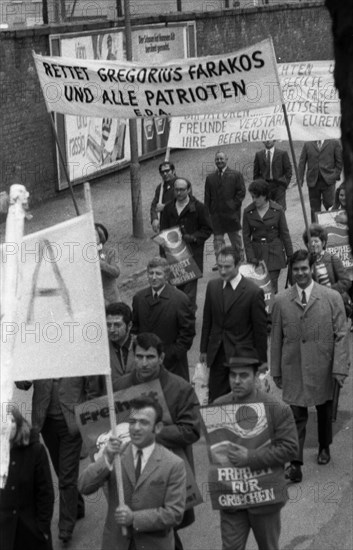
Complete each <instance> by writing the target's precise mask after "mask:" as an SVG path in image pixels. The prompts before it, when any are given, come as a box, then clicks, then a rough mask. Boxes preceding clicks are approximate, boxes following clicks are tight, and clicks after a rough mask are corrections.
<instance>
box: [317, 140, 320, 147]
mask: <svg viewBox="0 0 353 550" xmlns="http://www.w3.org/2000/svg"><path fill="white" fill-rule="evenodd" d="M317 146H318V148H319V149H321V141H320V140H319V141H318V142H317Z"/></svg>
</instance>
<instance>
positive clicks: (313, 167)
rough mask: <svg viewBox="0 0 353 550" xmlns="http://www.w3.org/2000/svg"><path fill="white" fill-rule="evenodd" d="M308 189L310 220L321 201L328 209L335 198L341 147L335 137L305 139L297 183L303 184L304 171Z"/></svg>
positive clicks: (339, 175)
mask: <svg viewBox="0 0 353 550" xmlns="http://www.w3.org/2000/svg"><path fill="white" fill-rule="evenodd" d="M305 167H307V172H306V183H307V184H308V190H309V201H310V209H311V221H312V222H315V221H316V220H315V212H320V210H321V202H322V204H323V205H324V207H325V208H326V210H328V209H329V208H331V206H332V205H333V202H334V200H335V190H336V185H335V184H336V181H337V180H339V179H340V177H341V172H342V147H341V145H340V142H339V141H338V140H337V139H325V140H324V141H307V142H306V143H304V146H303V149H302V152H301V154H300V159H299V165H298V171H299V183H300V184H301V185H303V182H304V172H305Z"/></svg>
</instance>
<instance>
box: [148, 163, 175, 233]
mask: <svg viewBox="0 0 353 550" xmlns="http://www.w3.org/2000/svg"><path fill="white" fill-rule="evenodd" d="M159 173H160V175H161V178H162V180H163V181H162V183H160V184H159V185H157V188H156V191H155V194H154V197H153V200H152V203H151V212H150V213H151V225H152V229H153V231H154V232H155V233H158V231H159V221H160V216H161V213H162V212H163V209H164V206H165V205H166V203H167V202H169V201H171V200H173V199H174V186H173V184H174V180H175V177H176V176H175V166H174V164H173V163H172V162H169V161H165V162H162V163H161V164H160V165H159ZM162 186H163V187H162ZM161 188H162V189H161Z"/></svg>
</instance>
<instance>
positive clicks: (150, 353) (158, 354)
mask: <svg viewBox="0 0 353 550" xmlns="http://www.w3.org/2000/svg"><path fill="white" fill-rule="evenodd" d="M133 348H134V352H135V366H134V369H133V370H132V372H130V373H129V374H126V375H125V376H123V377H122V378H121V379H120V380H119V387H116V388H115V387H113V390H114V391H116V390H118V389H119V390H124V389H126V388H130V387H131V386H136V385H139V384H142V383H148V382H151V381H152V380H159V382H160V385H161V388H162V392H163V396H164V399H165V402H166V404H167V407H168V410H169V413H170V417H171V418H170V423H165V424H164V425H163V429H162V430H161V432H160V433H159V434H158V435H157V439H156V441H157V443H160V444H161V445H164V447H166V448H167V449H170V450H171V451H173V452H174V453H176V454H177V455H178V456H181V457H182V458H184V460H185V461H187V462H188V463H189V465H190V467H191V469H192V470H193V469H194V460H193V454H192V445H193V444H194V443H196V441H198V440H199V439H200V432H201V421H200V414H199V402H198V399H197V397H196V394H195V391H194V389H193V387H192V385H191V384H190V383H189V382H187V381H186V380H184V379H183V378H181V377H180V376H177V375H176V374H173V373H172V372H169V371H168V370H167V369H166V368H165V367H164V360H165V353H164V346H163V343H162V341H161V339H160V338H158V336H156V335H155V334H151V333H148V332H147V333H142V334H138V335H137V336H136V339H135V340H134V343H133ZM194 521H195V513H194V510H193V508H192V507H191V508H188V509H187V510H185V513H184V516H183V520H182V522H181V524H180V525H179V526H178V527H177V528H176V530H175V550H183V545H182V542H181V540H180V537H179V535H178V532H177V530H179V529H183V528H184V527H187V526H189V525H191V524H192V523H193V522H194Z"/></svg>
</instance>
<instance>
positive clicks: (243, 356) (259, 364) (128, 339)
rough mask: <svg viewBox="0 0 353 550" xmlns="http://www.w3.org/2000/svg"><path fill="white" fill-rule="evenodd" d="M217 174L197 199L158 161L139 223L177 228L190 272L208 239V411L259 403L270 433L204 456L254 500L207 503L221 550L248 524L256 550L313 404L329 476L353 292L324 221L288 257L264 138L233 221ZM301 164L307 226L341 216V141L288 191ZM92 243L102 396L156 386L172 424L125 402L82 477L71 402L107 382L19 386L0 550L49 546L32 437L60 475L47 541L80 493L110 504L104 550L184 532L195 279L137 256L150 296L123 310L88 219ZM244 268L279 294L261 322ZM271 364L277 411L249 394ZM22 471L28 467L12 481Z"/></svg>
mask: <svg viewBox="0 0 353 550" xmlns="http://www.w3.org/2000/svg"><path fill="white" fill-rule="evenodd" d="M215 165H216V170H215V171H214V172H213V173H211V174H209V175H208V176H207V178H206V181H205V194H204V201H203V202H201V201H200V200H198V199H197V198H196V197H195V196H194V194H193V190H192V183H191V182H190V181H189V179H187V178H186V177H184V176H182V175H179V174H178V173H177V172H178V171H177V170H176V168H175V166H174V164H173V163H172V162H170V161H164V162H162V163H161V164H160V166H159V173H160V175H161V178H162V182H161V184H160V185H159V186H158V187H157V188H156V192H155V196H154V198H153V201H152V204H151V225H152V229H153V232H155V233H158V232H160V231H164V230H166V229H169V228H172V227H178V228H179V230H180V232H181V235H182V239H183V242H184V243H186V245H187V247H188V249H189V252H190V254H191V256H192V257H193V258H194V260H195V262H196V264H197V266H198V268H199V270H200V272H201V274H202V273H203V268H204V266H203V257H204V246H205V242H206V241H207V240H208V239H209V238H210V236H211V235H212V234H213V243H214V253H215V266H214V268H213V270H214V271H218V277H215V278H213V279H212V280H210V281H209V282H208V284H207V289H206V296H205V300H204V303H203V304H202V329H201V335H200V336H201V338H200V362H201V363H204V364H205V365H206V366H207V372H208V375H209V376H208V390H209V404H212V406H213V407H228V406H233V405H234V406H236V407H239V406H244V405H247V406H248V405H249V404H257V406H258V410H261V411H263V412H262V415H263V420H264V422H265V424H264V425H265V426H266V430H268V432H266V433H268V434H269V437H268V440H267V442H266V445H261V446H259V447H258V448H257V447H255V448H248V447H247V446H246V444H245V443H244V441H243V440H242V443H241V444H240V443H229V444H228V445H227V448H226V451H225V454H224V455H222V457H223V458H220V455H218V458H217V455H215V456H214V461H213V462H214V464H215V465H216V466H217V468H219V472H222V473H221V474H220V475H223V473H224V472H223V469H225V467H227V468H228V469H229V468H230V469H233V470H232V471H233V474H231V475H232V476H233V478H234V479H236V480H237V481H239V480H242V482H243V483H244V484H245V482H246V485H247V486H249V487H250V489H249V491H250V492H251V491H253V489H251V487H253V488H254V487H256V488H257V491H256V495H257V496H256V497H255V496H254V492H253V496H252V497H251V498H250V497H249V499H248V501H246V499H245V498H244V499H243V501H241V503H240V504H239V502H240V501H239V499H238V500H237V499H236V498H235V496H234V495H236V494H237V489H236V488H235V489H234V495H228V497H229V498H222V499H221V498H220V502H221V501H222V502H223V503H224V502H226V504H225V505H222V506H220V508H218V509H219V510H220V528H221V537H222V548H223V550H242V549H245V546H246V542H247V538H248V535H249V532H250V530H251V529H252V530H253V532H254V535H255V538H256V541H257V544H258V546H259V548H260V549H261V550H276V549H278V548H279V537H280V531H281V520H280V513H281V509H282V507H283V506H284V504H285V502H286V500H287V493H286V483H299V482H301V481H302V479H303V463H304V458H303V449H304V443H305V433H306V424H307V420H308V407H311V406H315V407H316V409H317V415H318V453H317V463H318V464H319V465H326V464H327V463H328V462H329V461H330V458H331V454H330V453H331V450H330V446H331V443H332V413H333V392H334V389H335V387H337V386H338V387H341V386H342V385H343V383H344V381H345V379H346V377H347V375H348V368H349V352H348V339H349V322H348V317H347V315H349V313H350V309H349V308H350V304H351V292H352V281H351V280H350V277H349V275H348V273H347V270H346V269H345V267H344V266H343V264H342V262H341V260H340V259H339V258H338V257H336V256H332V255H330V254H329V253H328V252H326V250H325V248H326V244H327V233H326V231H325V229H324V228H323V227H322V226H320V225H318V224H315V223H313V224H312V225H311V226H310V227H309V232H308V231H304V234H303V243H304V245H305V248H304V247H303V248H301V249H299V250H296V251H294V250H293V245H292V240H291V235H290V232H289V229H288V225H287V221H286V214H285V212H286V208H287V204H286V190H287V188H288V186H289V184H290V181H291V178H292V166H291V163H290V160H289V157H288V154H287V152H286V151H282V150H280V149H279V148H277V145H276V143H275V142H274V141H266V142H265V143H264V149H263V150H261V151H259V152H258V153H256V156H255V159H254V180H253V182H252V183H251V184H250V185H249V188H248V191H249V193H250V195H251V197H252V203H251V204H250V205H249V206H248V207H247V208H245V209H244V211H243V214H242V215H241V207H242V202H243V200H244V197H245V194H246V188H245V183H244V179H243V176H242V174H241V173H240V172H237V171H235V170H231V169H230V168H229V166H228V158H227V155H226V154H225V153H224V152H223V151H218V152H217V153H216V156H215ZM306 166H307V183H308V186H309V200H310V207H311V211H312V222H314V220H315V219H316V218H315V212H317V211H319V210H320V209H321V201H322V202H323V205H324V207H325V208H326V209H328V208H331V207H332V206H333V203H334V201H335V198H336V200H340V201H341V202H340V203H339V205H338V204H337V205H336V206H337V209H338V210H342V211H344V196H343V195H344V185H342V186H341V187H340V188H339V189H338V193H337V197H335V183H336V181H337V180H339V178H340V176H341V170H342V153H341V150H340V144H339V142H336V141H335V140H326V141H324V142H323V143H321V142H320V143H318V142H313V143H310V144H306V145H305V146H304V148H303V151H302V154H301V156H300V161H299V174H300V181H298V182H297V184H298V185H302V184H303V181H304V173H305V167H306ZM338 197H339V199H338ZM96 235H97V248H98V251H99V257H100V265H101V273H102V285H103V292H104V299H105V303H106V321H107V331H108V337H109V353H110V365H111V378H112V383H113V390H114V391H123V390H127V389H129V388H131V387H134V386H136V387H138V386H139V385H140V384H145V383H149V382H151V381H153V380H158V381H159V383H160V386H161V391H162V394H163V399H164V401H165V403H166V407H167V410H168V413H169V414H168V415H167V416H166V415H165V410H164V409H163V406H162V403H159V401H158V399H157V400H156V399H153V398H151V397H149V396H146V395H142V394H141V395H140V396H138V397H137V398H134V399H133V400H132V401H131V408H130V412H129V419H128V424H129V434H128V436H129V437H128V438H127V440H124V439H123V438H122V437H110V438H109V439H108V441H107V443H106V444H105V445H104V446H103V447H102V449H100V450H99V452H98V453H97V455H96V457H95V459H93V457H92V461H91V463H90V464H89V465H88V466H87V467H86V468H85V469H82V468H81V472H80V455H81V452H82V438H81V435H80V432H79V428H78V425H77V422H76V419H75V406H77V405H79V404H81V403H84V402H85V401H89V400H91V401H92V400H95V399H97V398H101V397H102V396H104V395H105V394H106V393H107V388H106V386H105V380H104V377H100V376H91V377H74V378H60V377H59V378H57V379H51V380H35V381H33V382H32V381H22V382H18V383H17V386H18V387H19V388H20V389H22V390H28V389H29V388H30V387H33V399H32V428H30V426H29V425H28V423H27V421H26V420H25V419H24V418H23V417H22V416H21V415H20V413H19V412H18V410H17V409H16V408H13V409H11V411H9V414H11V415H12V416H13V424H14V427H13V432H12V434H11V438H10V439H11V453H10V454H11V456H10V469H9V476H8V483H7V484H6V487H5V489H4V490H1V500H0V523H1V548H5V549H9V550H10V549H11V550H13V549H20V548H24V547H26V548H33V549H41V548H43V549H48V550H50V548H52V538H51V531H50V521H51V517H52V513H53V506H54V493H53V485H52V480H51V474H50V469H49V464H48V458H47V455H46V453H45V450H44V447H43V446H42V444H41V443H40V442H39V438H38V437H39V434H41V435H42V438H43V441H44V443H45V446H46V448H47V450H48V452H49V455H50V458H51V461H52V464H53V467H54V470H55V474H56V476H57V478H58V487H59V525H58V527H59V534H58V536H59V539H60V541H61V542H62V544H63V545H65V546H67V545H70V544H73V543H74V542H75V540H74V527H75V524H76V522H77V521H78V520H80V519H82V518H84V517H85V505H84V498H83V496H82V495H88V494H91V493H92V492H95V491H96V490H98V489H99V488H100V487H103V486H104V487H105V495H106V498H107V502H108V511H107V516H106V520H105V524H104V526H103V525H102V548H103V550H110V549H111V550H113V549H114V550H115V549H119V550H120V549H126V550H140V549H142V548H144V549H145V550H155V549H157V550H158V549H160V550H173V549H174V548H175V549H178V550H179V549H182V548H183V545H182V541H181V539H180V536H179V533H178V532H179V530H180V529H182V528H184V527H187V526H189V525H191V524H192V523H193V522H194V521H195V513H194V510H193V506H192V502H191V501H190V497H189V495H188V490H187V487H188V485H189V483H190V475H191V476H193V475H194V474H195V464H194V459H193V451H192V445H193V444H194V443H196V442H197V441H198V440H199V438H200V437H201V424H202V422H201V414H200V410H199V405H200V404H199V401H198V398H197V396H196V394H195V391H194V389H193V387H192V385H191V383H190V375H189V364H188V356H187V354H188V351H189V350H190V349H191V347H192V345H193V340H194V337H195V333H196V329H195V316H196V312H197V310H198V307H200V306H201V304H198V300H197V290H198V288H197V279H194V280H191V281H187V282H183V283H182V284H180V285H178V286H173V285H171V284H170V283H169V280H170V265H169V263H168V261H167V259H166V258H165V253H164V251H163V250H161V255H160V256H158V257H154V258H151V259H150V260H149V261H148V263H147V277H148V286H147V287H146V288H144V289H142V290H140V291H138V292H136V294H135V295H134V296H133V299H132V304H131V307H130V306H129V305H128V304H126V303H124V302H122V301H121V299H120V295H119V291H118V286H117V279H118V277H119V273H120V271H119V267H118V262H117V261H115V258H114V254H113V253H112V252H111V249H109V248H108V246H107V244H106V243H107V241H108V231H107V229H106V228H105V227H104V226H103V225H102V224H100V223H97V224H96ZM226 235H227V236H228V238H229V241H230V245H227V244H226V242H225V236H226ZM244 261H247V262H248V263H251V264H253V265H254V266H255V267H256V266H257V265H258V264H259V263H260V262H264V263H265V265H266V268H267V271H268V274H269V278H270V281H271V286H272V292H273V294H275V295H276V297H275V300H274V306H273V309H272V314H271V318H270V319H269V313H268V311H267V309H266V304H265V298H264V293H263V290H262V289H261V288H260V287H259V286H258V285H256V284H255V283H254V282H253V281H251V280H249V279H247V278H246V277H244V276H242V275H241V272H240V266H241V264H242V263H244ZM287 266H288V286H289V287H288V288H287V289H285V290H283V291H280V289H279V286H278V281H279V276H280V272H281V270H282V269H284V268H285V267H287ZM200 309H201V307H200ZM269 320H270V321H271V322H269ZM269 331H271V334H270V338H269ZM269 341H270V351H269V350H268V344H269ZM268 361H269V363H270V368H271V375H272V377H273V380H274V383H275V384H276V385H277V387H278V388H280V389H281V390H282V391H283V401H281V400H279V399H277V398H276V397H274V396H273V395H270V396H269V395H268V394H266V393H265V392H264V391H263V389H262V387H261V384H260V381H259V373H261V372H262V373H265V372H266V371H267V365H268ZM92 402H94V401H92ZM234 424H235V425H236V421H235V420H234ZM117 456H119V457H120V458H121V468H122V484H123V489H124V495H125V501H124V503H122V502H120V501H119V496H118V490H117V482H118V483H119V481H118V480H117V478H116V470H115V467H114V464H115V460H116V457H117ZM224 457H225V458H224ZM224 460H225V462H224ZM25 463H26V464H28V468H27V467H26V475H23V464H25ZM21 465H22V466H21ZM21 468H22V469H21ZM260 470H264V471H265V470H271V471H272V472H273V473H274V480H275V481H274V483H275V485H276V487H277V488H278V487H279V488H280V490H279V493H280V494H281V496H280V497H278V498H277V497H276V498H275V497H273V499H272V500H271V498H272V497H270V496H269V495H270V493H268V492H267V493H266V492H265V491H262V490H260V488H259V481H254V479H253V478H252V477H251V476H253V475H255V474H254V472H259V471H260ZM17 472H19V473H17ZM196 473H197V465H196ZM224 475H226V474H224ZM227 475H228V474H227ZM229 475H230V474H229ZM250 478H251V479H252V482H251V483H250V482H249V481H248V480H249V479H250ZM120 482H121V481H120ZM234 486H237V483H235V484H234ZM239 491H240V490H239ZM239 491H238V492H239ZM242 491H243V490H242ZM240 492H241V491H240ZM243 492H246V491H245V490H244V491H243ZM24 495H25V497H26V498H24ZM223 496H224V495H223ZM265 501H266V502H265ZM24 541H25V543H24Z"/></svg>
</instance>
